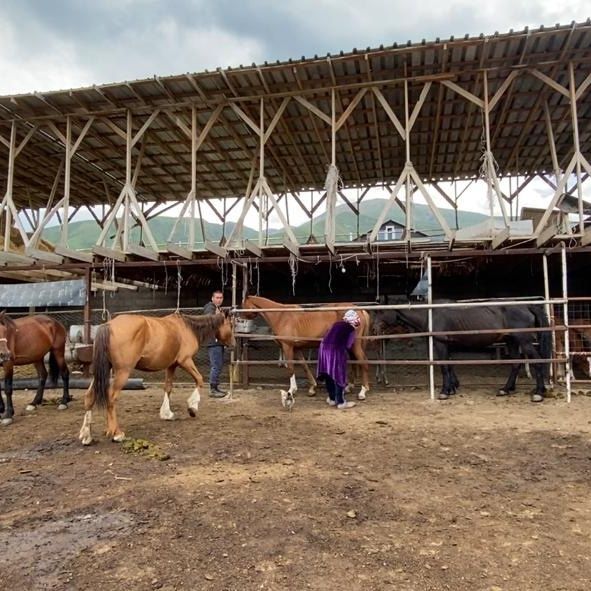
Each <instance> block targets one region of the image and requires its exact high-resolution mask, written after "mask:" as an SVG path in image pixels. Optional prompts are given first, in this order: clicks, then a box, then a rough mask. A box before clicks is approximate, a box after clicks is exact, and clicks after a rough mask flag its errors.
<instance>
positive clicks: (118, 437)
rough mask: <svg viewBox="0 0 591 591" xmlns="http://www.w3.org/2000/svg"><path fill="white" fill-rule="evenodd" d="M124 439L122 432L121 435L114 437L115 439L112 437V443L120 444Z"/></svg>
mask: <svg viewBox="0 0 591 591" xmlns="http://www.w3.org/2000/svg"><path fill="white" fill-rule="evenodd" d="M124 439H125V433H123V431H121V433H119V435H115V437H113V441H115V442H116V443H121V442H122V441H123V440H124Z"/></svg>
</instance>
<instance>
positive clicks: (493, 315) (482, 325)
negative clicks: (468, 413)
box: [372, 304, 552, 402]
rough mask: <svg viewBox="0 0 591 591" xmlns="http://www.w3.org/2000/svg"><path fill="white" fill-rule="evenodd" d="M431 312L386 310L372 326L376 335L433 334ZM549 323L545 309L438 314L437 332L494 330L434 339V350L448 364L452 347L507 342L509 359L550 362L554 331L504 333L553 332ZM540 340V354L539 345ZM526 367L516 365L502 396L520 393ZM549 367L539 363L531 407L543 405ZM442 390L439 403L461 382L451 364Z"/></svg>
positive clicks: (525, 307)
mask: <svg viewBox="0 0 591 591" xmlns="http://www.w3.org/2000/svg"><path fill="white" fill-rule="evenodd" d="M428 322H429V320H428V311H427V310H426V309H418V310H384V311H379V312H375V313H374V318H373V321H372V326H373V329H374V332H375V333H376V334H387V333H389V332H392V331H393V328H394V327H397V326H401V325H402V326H406V327H407V328H410V329H412V330H414V331H416V332H427V331H428V326H429V324H428ZM548 326H549V324H548V318H547V317H546V314H545V312H544V309H543V306H541V305H539V304H529V305H523V306H479V307H474V308H472V307H457V308H448V309H444V308H434V309H433V332H442V333H446V332H453V331H479V330H487V331H488V330H494V331H496V332H494V333H491V332H486V333H478V332H476V333H475V334H446V335H445V336H435V337H433V348H434V353H435V357H436V358H437V359H449V358H450V355H449V351H450V348H453V347H468V348H474V349H479V348H482V347H487V346H489V345H492V344H493V343H498V342H501V341H505V342H506V344H507V348H508V352H509V356H510V357H511V358H512V359H518V358H519V357H520V356H521V353H522V354H523V355H524V356H525V357H526V358H528V359H550V358H551V356H552V337H551V334H550V332H549V331H540V332H539V333H536V332H510V333H507V332H505V331H506V330H507V329H515V328H536V327H539V328H542V327H548ZM536 337H537V340H538V344H539V353H538V351H537V350H536V348H535V346H534V342H535V340H536ZM520 367H521V363H515V364H513V365H512V366H511V372H510V374H509V378H508V379H507V383H506V384H505V386H503V388H501V389H500V390H499V392H498V395H499V396H505V395H507V394H509V393H511V392H513V391H514V390H515V381H516V379H517V374H518V373H519V369H520ZM548 367H549V363H535V364H534V371H535V377H536V389H535V391H534V393H533V394H532V402H541V401H542V400H543V398H544V392H545V391H546V388H545V386H544V379H545V377H546V376H547V375H548ZM441 375H442V377H443V386H442V388H441V393H440V394H439V399H440V400H446V399H447V398H449V396H450V395H452V394H455V393H456V389H457V388H458V387H459V385H460V383H459V381H458V378H457V377H456V374H455V372H454V369H453V367H452V366H451V365H442V366H441Z"/></svg>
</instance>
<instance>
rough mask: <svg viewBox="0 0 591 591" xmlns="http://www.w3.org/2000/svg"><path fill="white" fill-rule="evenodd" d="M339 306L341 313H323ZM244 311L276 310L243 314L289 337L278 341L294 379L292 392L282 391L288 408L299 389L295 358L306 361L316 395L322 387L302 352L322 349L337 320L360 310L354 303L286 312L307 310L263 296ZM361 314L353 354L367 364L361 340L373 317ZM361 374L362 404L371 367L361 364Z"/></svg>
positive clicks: (249, 302)
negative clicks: (321, 346)
mask: <svg viewBox="0 0 591 591" xmlns="http://www.w3.org/2000/svg"><path fill="white" fill-rule="evenodd" d="M336 306H338V307H339V308H340V309H339V310H322V307H330V308H334V307H336ZM242 307H243V308H245V309H248V310H257V309H273V311H272V312H243V316H245V317H246V318H253V317H254V316H255V315H256V314H260V315H261V316H262V317H263V318H264V319H265V322H266V323H267V324H268V325H269V327H270V328H271V331H272V332H273V334H274V335H276V336H281V337H287V338H286V339H277V341H278V342H279V345H280V346H281V348H282V350H283V355H284V358H285V362H286V365H287V368H288V371H289V376H290V377H289V390H288V391H287V392H284V391H282V402H283V404H284V406H285V405H286V402H287V403H290V402H293V395H294V394H295V393H296V391H297V389H298V386H297V382H296V378H295V369H294V363H293V360H294V355H297V357H298V359H300V360H302V361H304V370H305V372H306V375H307V376H308V379H309V381H310V389H309V393H310V395H312V396H313V395H314V394H316V386H317V385H318V384H317V383H316V378H315V377H314V375H313V374H312V373H311V372H310V369H309V368H308V366H307V365H306V363H305V359H304V355H303V353H302V349H307V348H311V347H315V348H317V347H318V346H319V345H320V342H319V340H315V339H321V338H322V337H323V336H324V335H325V334H326V333H327V332H328V329H329V328H330V327H331V326H332V325H333V324H334V323H335V322H337V320H341V319H342V317H343V312H344V311H345V310H348V309H349V308H354V309H356V308H355V306H354V305H353V304H350V303H341V302H339V303H337V304H325V306H321V307H320V309H314V310H306V311H305V312H293V311H291V312H290V311H287V312H282V308H301V309H302V310H304V308H302V307H301V306H298V305H294V304H280V303H278V302H274V301H273V300H269V299H267V298H262V297H259V296H247V297H246V299H245V300H244V302H243V304H242ZM341 309H342V310H341ZM275 310H277V311H275ZM357 312H358V313H359V316H360V317H361V325H360V326H359V327H358V328H357V329H356V332H357V338H356V339H355V343H354V345H353V351H352V353H353V356H354V357H355V359H356V360H357V361H362V362H366V361H367V356H366V354H365V346H366V342H367V341H365V340H363V339H361V338H359V337H361V336H365V335H367V334H368V333H369V327H370V317H369V314H368V313H367V312H365V311H364V310H359V309H357ZM361 372H362V381H361V390H360V391H359V393H358V394H357V398H359V400H365V395H366V393H367V392H368V390H369V380H368V373H369V372H368V365H367V363H362V364H361Z"/></svg>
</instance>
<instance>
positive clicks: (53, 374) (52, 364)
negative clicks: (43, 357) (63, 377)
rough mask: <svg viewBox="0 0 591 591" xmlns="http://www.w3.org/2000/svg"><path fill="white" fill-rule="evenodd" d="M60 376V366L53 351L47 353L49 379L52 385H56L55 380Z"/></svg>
mask: <svg viewBox="0 0 591 591" xmlns="http://www.w3.org/2000/svg"><path fill="white" fill-rule="evenodd" d="M59 375H60V366H59V365H58V363H57V358H56V356H55V353H54V351H53V349H52V350H51V351H50V352H49V379H50V380H51V383H52V384H56V385H57V379H58V377H59Z"/></svg>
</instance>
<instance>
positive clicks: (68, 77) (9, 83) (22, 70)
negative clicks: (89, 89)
mask: <svg viewBox="0 0 591 591" xmlns="http://www.w3.org/2000/svg"><path fill="white" fill-rule="evenodd" d="M21 43H23V39H22V33H21V32H20V31H19V30H18V29H17V28H16V27H14V26H13V25H12V24H11V23H10V22H9V21H7V20H4V21H0V72H2V76H1V77H0V94H18V93H25V92H32V91H34V90H47V89H49V88H51V89H61V88H71V87H75V86H81V85H89V84H92V82H93V72H92V70H90V69H86V68H84V67H83V66H82V64H81V63H80V62H79V61H78V59H77V54H76V47H75V46H74V45H73V44H72V43H70V42H67V41H64V40H61V39H58V38H56V37H54V36H52V35H51V34H50V32H46V34H45V36H44V47H45V51H43V52H42V53H31V54H28V55H24V54H23V52H22V51H21Z"/></svg>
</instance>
